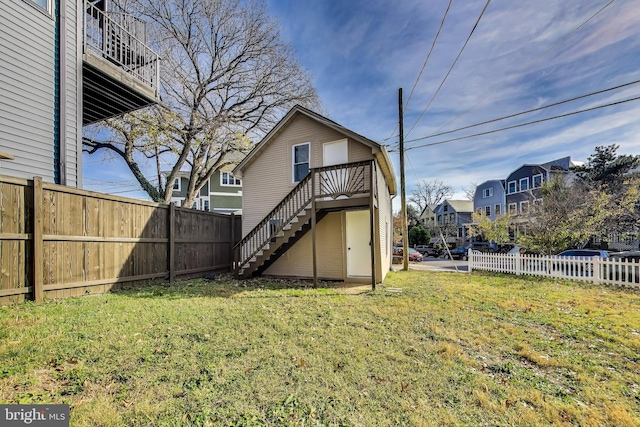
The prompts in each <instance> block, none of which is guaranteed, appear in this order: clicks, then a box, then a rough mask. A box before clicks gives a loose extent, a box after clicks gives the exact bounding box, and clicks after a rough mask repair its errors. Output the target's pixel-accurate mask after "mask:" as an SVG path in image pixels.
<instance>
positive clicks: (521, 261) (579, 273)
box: [469, 250, 640, 288]
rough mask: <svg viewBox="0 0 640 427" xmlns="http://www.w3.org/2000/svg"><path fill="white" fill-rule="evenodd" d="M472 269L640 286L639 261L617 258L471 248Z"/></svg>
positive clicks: (470, 265)
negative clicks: (490, 251) (494, 251)
mask: <svg viewBox="0 0 640 427" xmlns="http://www.w3.org/2000/svg"><path fill="white" fill-rule="evenodd" d="M473 270H484V271H495V272H499V273H508V274H516V275H530V276H543V277H555V278H559V279H568V280H582V281H586V282H593V283H604V284H611V285H622V286H631V287H634V288H640V264H639V263H637V262H633V261H624V260H617V259H614V258H601V257H592V258H586V257H558V256H543V255H530V254H524V255H522V254H513V255H510V254H493V253H482V252H478V251H472V250H469V271H473Z"/></svg>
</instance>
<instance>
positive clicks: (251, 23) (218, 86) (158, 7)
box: [84, 0, 320, 206]
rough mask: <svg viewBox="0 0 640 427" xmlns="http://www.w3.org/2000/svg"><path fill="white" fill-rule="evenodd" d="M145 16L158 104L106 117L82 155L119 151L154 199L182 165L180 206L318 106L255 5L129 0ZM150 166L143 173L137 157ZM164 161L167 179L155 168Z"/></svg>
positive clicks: (164, 193) (167, 194)
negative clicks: (296, 110)
mask: <svg viewBox="0 0 640 427" xmlns="http://www.w3.org/2000/svg"><path fill="white" fill-rule="evenodd" d="M130 7H134V8H135V9H136V13H137V14H139V15H140V16H142V17H144V18H145V19H146V20H147V21H148V24H149V26H148V29H149V36H150V40H151V44H152V45H153V46H154V48H155V49H156V50H157V51H158V53H159V54H160V56H161V58H162V68H161V70H162V76H161V84H162V86H161V97H162V106H161V107H154V108H150V109H147V110H145V111H143V112H139V113H134V114H128V115H126V116H124V117H122V118H119V119H115V120H109V121H108V122H107V123H106V125H105V128H106V129H108V130H109V131H110V132H100V131H96V132H95V134H96V135H98V136H102V135H108V136H106V137H102V138H95V139H94V138H85V139H84V145H85V151H88V152H89V153H94V152H97V151H99V150H103V149H106V150H111V151H113V152H114V153H117V154H118V155H119V156H120V157H122V158H123V159H124V160H125V162H126V163H127V165H128V166H129V168H130V169H131V171H132V173H133V174H134V176H135V177H136V179H137V180H138V181H139V182H140V185H141V186H142V188H143V189H144V190H145V191H147V193H148V194H149V195H150V196H151V198H152V199H153V200H156V201H164V202H169V200H170V198H171V194H172V188H171V187H172V186H171V184H172V183H173V180H174V179H175V178H176V177H177V176H178V174H179V172H180V171H188V173H189V175H190V176H189V178H190V179H189V185H188V188H187V192H186V193H187V194H186V199H185V202H184V206H191V205H192V203H193V201H194V200H195V198H196V197H197V195H198V192H199V190H200V188H202V187H203V186H204V185H205V184H206V183H207V181H208V180H209V179H210V177H211V176H212V175H213V173H214V172H215V171H216V170H218V169H219V168H221V167H222V166H224V165H227V164H230V163H236V162H238V160H239V158H240V157H241V156H239V155H238V153H242V152H247V151H248V150H249V149H250V148H251V146H252V145H251V140H256V139H258V138H260V137H261V136H262V135H264V134H265V132H266V131H268V130H269V129H270V128H271V127H273V125H274V124H275V123H276V122H277V121H278V120H279V119H280V118H281V117H282V116H283V114H284V113H285V112H286V111H287V110H289V109H290V108H291V107H293V106H294V105H295V104H300V105H303V106H307V107H310V108H319V107H320V102H319V100H318V96H317V93H316V91H315V89H314V87H313V85H312V82H311V77H310V75H309V74H308V73H307V72H306V70H304V69H303V68H302V67H301V66H300V64H299V63H298V61H297V60H296V58H295V56H294V53H293V51H292V49H291V47H290V45H288V44H286V43H285V42H283V41H282V39H281V37H280V30H279V26H278V23H277V22H276V21H275V20H273V19H272V18H271V17H270V16H269V15H268V13H267V10H266V5H265V3H263V2H246V1H242V0H163V1H154V0H131V1H130ZM145 159H148V160H146V161H147V162H154V163H155V165H154V166H155V170H156V171H155V174H154V176H153V177H150V176H147V174H145V172H144V171H143V168H142V167H141V166H143V162H145ZM163 163H166V164H169V165H170V167H168V168H167V169H168V171H167V174H166V175H167V176H166V180H165V179H163V178H162V177H160V172H161V169H162V164H163Z"/></svg>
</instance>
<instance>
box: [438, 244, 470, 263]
mask: <svg viewBox="0 0 640 427" xmlns="http://www.w3.org/2000/svg"><path fill="white" fill-rule="evenodd" d="M449 252H451V258H453V259H461V260H462V261H466V260H467V258H468V252H469V249H467V248H464V247H462V246H458V247H457V248H453V249H449V251H446V250H445V251H444V257H445V258H449Z"/></svg>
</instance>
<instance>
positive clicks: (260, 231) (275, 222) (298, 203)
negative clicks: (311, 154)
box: [234, 174, 312, 274]
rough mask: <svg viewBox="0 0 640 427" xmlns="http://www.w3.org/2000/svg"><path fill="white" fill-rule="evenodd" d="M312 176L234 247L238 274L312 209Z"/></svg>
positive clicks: (297, 186) (300, 183) (296, 187)
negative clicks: (297, 219)
mask: <svg viewBox="0 0 640 427" xmlns="http://www.w3.org/2000/svg"><path fill="white" fill-rule="evenodd" d="M311 176H312V175H311V174H308V175H307V176H306V177H305V178H304V179H303V180H302V181H300V182H299V183H298V185H296V186H295V187H294V188H293V190H291V192H289V194H287V195H286V196H285V198H284V199H282V201H281V202H280V203H278V205H277V206H276V207H275V208H273V210H272V211H271V212H269V213H268V214H267V216H265V217H264V219H263V220H262V221H260V223H258V225H256V226H255V227H254V228H253V230H251V231H250V232H249V233H248V234H247V235H246V236H245V237H244V238H243V239H242V240H241V241H240V242H239V243H238V244H237V245H236V246H235V247H234V259H235V262H236V266H235V271H236V274H239V273H240V271H241V270H243V269H244V268H246V267H248V264H250V262H251V260H252V259H253V258H254V257H255V256H257V255H258V253H259V252H261V251H263V250H264V249H265V247H268V245H269V244H270V243H275V239H276V238H277V236H278V235H279V234H281V233H282V232H283V230H284V229H285V228H289V227H291V226H292V222H293V220H294V219H296V218H297V217H298V214H300V213H301V212H302V211H304V210H305V209H307V208H310V207H311V197H312V188H311ZM300 225H302V224H300ZM272 240H273V242H272Z"/></svg>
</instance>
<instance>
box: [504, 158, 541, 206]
mask: <svg viewBox="0 0 640 427" xmlns="http://www.w3.org/2000/svg"><path fill="white" fill-rule="evenodd" d="M539 174H542V177H543V178H542V179H543V182H547V181H548V180H549V172H548V171H547V170H546V169H545V168H543V167H542V166H539V165H524V166H521V167H519V168H518V169H516V170H515V171H513V172H512V173H511V174H509V176H508V177H507V179H506V181H505V191H506V192H507V194H506V197H505V200H506V207H507V210H508V209H509V204H511V203H516V204H517V206H518V208H517V209H518V210H517V212H518V213H520V211H519V209H520V202H523V201H529V202H533V199H534V198H538V197H540V189H539V188H536V189H533V188H532V186H533V181H532V178H533V176H534V175H539ZM522 178H528V179H529V189H528V190H525V191H522V190H520V179H522ZM511 181H515V182H516V192H515V193H509V192H508V191H509V190H508V189H509V182H511Z"/></svg>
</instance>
